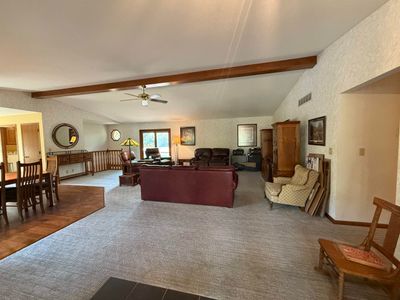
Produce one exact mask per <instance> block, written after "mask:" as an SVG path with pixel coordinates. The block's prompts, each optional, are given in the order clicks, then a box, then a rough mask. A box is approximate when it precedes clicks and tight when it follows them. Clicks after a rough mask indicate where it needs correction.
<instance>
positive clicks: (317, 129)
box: [308, 116, 326, 146]
mask: <svg viewBox="0 0 400 300" xmlns="http://www.w3.org/2000/svg"><path fill="white" fill-rule="evenodd" d="M325 135H326V116H323V117H319V118H315V119H311V120H308V144H309V145H317V146H325V139H326V136H325Z"/></svg>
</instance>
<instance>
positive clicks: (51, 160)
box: [42, 156, 60, 202]
mask: <svg viewBox="0 0 400 300" xmlns="http://www.w3.org/2000/svg"><path fill="white" fill-rule="evenodd" d="M57 168H58V164H57V157H56V156H53V157H48V158H47V172H48V173H50V174H51V176H50V177H49V178H50V180H51V183H50V182H47V181H45V182H43V185H42V188H43V190H44V192H45V194H46V198H47V200H49V199H50V194H51V193H53V194H54V195H55V196H56V200H57V202H60V197H59V196H58V183H59V181H60V179H59V177H58V175H57V174H58V172H57Z"/></svg>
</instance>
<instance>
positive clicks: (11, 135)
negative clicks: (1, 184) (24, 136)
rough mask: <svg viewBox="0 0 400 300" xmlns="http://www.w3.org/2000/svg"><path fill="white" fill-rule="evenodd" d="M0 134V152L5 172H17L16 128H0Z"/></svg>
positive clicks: (10, 126) (13, 126)
mask: <svg viewBox="0 0 400 300" xmlns="http://www.w3.org/2000/svg"><path fill="white" fill-rule="evenodd" d="M0 132H1V151H2V155H3V162H4V167H5V170H6V172H16V171H17V161H18V147H17V127H16V125H9V126H4V127H1V128H0Z"/></svg>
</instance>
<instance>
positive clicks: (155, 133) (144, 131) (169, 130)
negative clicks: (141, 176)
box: [139, 128, 172, 159]
mask: <svg viewBox="0 0 400 300" xmlns="http://www.w3.org/2000/svg"><path fill="white" fill-rule="evenodd" d="M148 132H154V143H155V146H154V147H156V148H158V146H157V133H158V132H167V133H168V148H169V155H170V156H171V155H172V153H171V128H161V129H140V130H139V139H140V146H139V147H140V159H144V153H143V133H148Z"/></svg>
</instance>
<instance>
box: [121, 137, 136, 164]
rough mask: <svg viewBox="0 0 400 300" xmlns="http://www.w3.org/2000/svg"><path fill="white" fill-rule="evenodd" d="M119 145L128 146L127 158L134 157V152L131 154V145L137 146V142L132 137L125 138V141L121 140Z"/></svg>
mask: <svg viewBox="0 0 400 300" xmlns="http://www.w3.org/2000/svg"><path fill="white" fill-rule="evenodd" d="M121 146H128V147H129V159H130V160H133V159H135V158H136V156H135V153H133V157H131V156H132V151H131V147H138V146H139V143H138V142H136V141H135V140H134V139H132V138H127V139H126V140H125V141H123V142H122V143H121Z"/></svg>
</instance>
